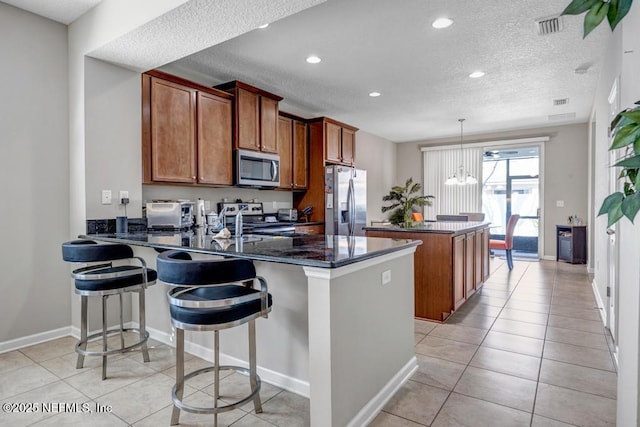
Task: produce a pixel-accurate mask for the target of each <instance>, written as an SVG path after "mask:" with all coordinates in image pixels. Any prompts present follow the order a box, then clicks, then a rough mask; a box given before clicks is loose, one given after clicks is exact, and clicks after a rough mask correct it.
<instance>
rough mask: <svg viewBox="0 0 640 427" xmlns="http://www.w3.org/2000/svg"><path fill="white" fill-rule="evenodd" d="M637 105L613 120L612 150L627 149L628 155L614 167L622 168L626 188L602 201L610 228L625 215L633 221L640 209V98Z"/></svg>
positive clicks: (601, 211) (622, 177)
mask: <svg viewBox="0 0 640 427" xmlns="http://www.w3.org/2000/svg"><path fill="white" fill-rule="evenodd" d="M635 105H636V106H635V107H634V108H628V109H626V110H624V111H622V112H620V113H618V115H617V116H616V117H615V118H614V119H613V121H612V122H611V129H613V132H614V134H613V135H614V137H613V142H612V143H611V148H609V149H610V150H617V149H618V148H625V149H626V153H625V156H624V157H623V158H622V160H620V161H619V162H618V163H616V164H615V165H614V166H619V167H621V168H622V171H620V175H618V179H620V180H623V182H624V188H623V189H622V191H617V192H615V193H613V194H610V195H609V196H607V198H606V199H604V202H602V207H601V208H600V212H598V216H600V215H604V214H607V227H610V226H611V225H613V224H615V223H616V222H618V220H620V219H621V218H622V217H623V216H626V217H627V218H629V221H631V222H633V220H634V218H635V217H636V214H637V213H638V211H639V210H640V192H639V191H640V101H637V102H636V104H635Z"/></svg>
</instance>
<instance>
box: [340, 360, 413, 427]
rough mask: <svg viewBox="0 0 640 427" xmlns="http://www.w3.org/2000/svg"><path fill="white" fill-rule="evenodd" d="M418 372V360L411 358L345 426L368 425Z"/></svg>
mask: <svg viewBox="0 0 640 427" xmlns="http://www.w3.org/2000/svg"><path fill="white" fill-rule="evenodd" d="M417 370H418V360H417V359H416V357H415V356H413V357H412V358H411V359H409V361H408V362H407V364H406V365H404V366H403V367H402V368H401V369H400V370H399V371H398V372H397V373H396V374H395V375H394V376H393V378H391V379H390V380H389V382H388V383H387V384H386V385H385V386H384V387H383V388H382V390H380V391H379V392H378V393H377V394H376V395H375V396H374V397H373V399H371V400H370V401H369V402H367V404H366V405H364V406H363V407H362V409H360V411H359V412H358V414H357V415H356V416H355V417H353V419H352V420H351V421H350V422H349V424H347V426H348V427H357V426H366V425H369V424H370V423H371V422H372V421H373V420H374V419H375V418H376V416H378V414H379V413H380V411H382V408H384V406H385V405H386V404H387V402H388V401H389V399H391V397H392V396H393V395H394V394H396V392H397V391H398V390H399V389H400V387H402V385H403V384H404V383H406V382H407V381H408V380H409V378H411V376H412V375H413V374H414V373H415V372H416V371H417Z"/></svg>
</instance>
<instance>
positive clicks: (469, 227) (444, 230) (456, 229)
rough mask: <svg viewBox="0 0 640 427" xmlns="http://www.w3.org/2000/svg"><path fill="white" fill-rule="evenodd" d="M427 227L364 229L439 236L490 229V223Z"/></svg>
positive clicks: (431, 225)
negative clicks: (436, 234)
mask: <svg viewBox="0 0 640 427" xmlns="http://www.w3.org/2000/svg"><path fill="white" fill-rule="evenodd" d="M425 224H426V225H425V226H418V227H414V228H403V227H398V226H393V225H392V226H384V227H364V230H365V231H393V232H400V233H439V234H460V233H464V232H467V231H473V230H477V229H480V228H485V227H488V226H489V224H491V223H490V222H486V221H469V222H444V221H440V222H427V223H425Z"/></svg>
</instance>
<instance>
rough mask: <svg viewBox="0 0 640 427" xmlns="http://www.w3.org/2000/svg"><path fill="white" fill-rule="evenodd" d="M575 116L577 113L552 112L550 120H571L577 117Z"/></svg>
mask: <svg viewBox="0 0 640 427" xmlns="http://www.w3.org/2000/svg"><path fill="white" fill-rule="evenodd" d="M575 118H576V113H565V114H550V115H549V120H550V121H557V120H570V119H575Z"/></svg>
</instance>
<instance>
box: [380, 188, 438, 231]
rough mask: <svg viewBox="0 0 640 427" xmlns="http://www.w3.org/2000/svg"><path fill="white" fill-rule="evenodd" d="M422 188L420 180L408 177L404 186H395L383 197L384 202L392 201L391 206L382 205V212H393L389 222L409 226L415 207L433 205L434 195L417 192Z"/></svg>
mask: <svg viewBox="0 0 640 427" xmlns="http://www.w3.org/2000/svg"><path fill="white" fill-rule="evenodd" d="M420 190H422V185H421V184H420V183H419V182H415V183H414V182H413V178H409V179H407V181H406V182H405V184H404V186H400V185H397V186H394V187H392V188H391V191H390V192H389V194H387V195H386V196H384V197H383V198H382V201H383V202H391V205H389V206H383V207H382V213H385V212H389V211H393V212H391V215H389V222H391V223H392V224H395V225H403V226H405V227H408V226H410V225H411V223H412V218H411V214H412V213H413V208H415V207H422V206H431V199H433V198H434V197H433V196H421V195H418V194H417V193H419V192H420Z"/></svg>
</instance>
